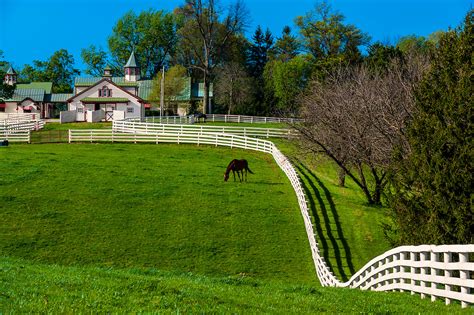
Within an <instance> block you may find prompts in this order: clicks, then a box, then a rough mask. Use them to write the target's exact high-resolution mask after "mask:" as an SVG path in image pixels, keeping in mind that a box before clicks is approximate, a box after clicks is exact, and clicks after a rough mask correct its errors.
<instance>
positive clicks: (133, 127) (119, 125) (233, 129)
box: [112, 120, 296, 138]
mask: <svg viewBox="0 0 474 315" xmlns="http://www.w3.org/2000/svg"><path fill="white" fill-rule="evenodd" d="M112 129H113V130H114V131H118V132H125V133H141V134H156V133H180V134H185V133H189V134H193V135H194V134H196V133H222V134H233V135H241V136H247V137H261V138H290V137H292V136H295V135H296V132H295V131H292V130H291V129H280V128H256V127H238V126H204V125H178V124H176V125H174V124H157V123H144V122H133V121H125V120H119V121H114V122H113V125H112Z"/></svg>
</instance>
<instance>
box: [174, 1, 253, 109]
mask: <svg viewBox="0 0 474 315" xmlns="http://www.w3.org/2000/svg"><path fill="white" fill-rule="evenodd" d="M180 12H181V13H182V14H183V16H184V20H185V22H184V25H183V27H182V28H181V29H180V31H179V34H180V36H181V40H182V45H181V48H182V49H183V51H184V53H186V54H188V56H187V58H186V60H188V63H189V64H188V65H189V66H190V67H192V68H195V69H198V70H200V71H201V72H202V76H203V80H204V97H203V103H204V104H203V105H204V106H203V113H206V112H207V106H208V104H209V86H210V80H211V78H212V75H213V71H214V69H215V67H216V66H217V65H218V64H219V61H220V60H221V58H220V57H221V56H222V54H223V51H224V50H225V48H226V45H228V43H229V42H230V39H231V37H232V36H234V35H236V34H238V33H240V32H242V31H243V29H244V26H245V23H246V19H247V15H248V11H247V9H246V7H245V6H244V4H243V2H242V1H241V0H237V1H236V2H235V3H234V4H232V5H230V6H229V7H228V9H227V14H226V15H225V17H223V18H222V16H223V13H224V10H222V9H220V8H219V5H218V0H187V1H186V4H185V5H184V6H183V7H182V8H181V10H180Z"/></svg>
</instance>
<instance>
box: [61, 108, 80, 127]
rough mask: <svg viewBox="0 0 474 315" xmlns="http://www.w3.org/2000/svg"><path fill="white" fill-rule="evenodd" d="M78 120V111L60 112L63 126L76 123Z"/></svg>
mask: <svg viewBox="0 0 474 315" xmlns="http://www.w3.org/2000/svg"><path fill="white" fill-rule="evenodd" d="M76 118H77V111H76V110H67V111H60V112H59V122H60V123H61V124H65V123H70V122H75V121H76Z"/></svg>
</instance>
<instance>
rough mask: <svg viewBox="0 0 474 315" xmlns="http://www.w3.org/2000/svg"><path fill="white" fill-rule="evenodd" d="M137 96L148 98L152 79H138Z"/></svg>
mask: <svg viewBox="0 0 474 315" xmlns="http://www.w3.org/2000/svg"><path fill="white" fill-rule="evenodd" d="M137 83H138V96H139V97H140V98H141V99H143V100H148V98H149V97H150V94H151V90H152V87H153V81H152V80H142V81H138V82H137Z"/></svg>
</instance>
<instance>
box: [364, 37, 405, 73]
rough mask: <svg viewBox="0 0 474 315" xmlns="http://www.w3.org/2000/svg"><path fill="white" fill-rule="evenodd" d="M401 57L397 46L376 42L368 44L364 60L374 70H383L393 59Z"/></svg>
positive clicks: (401, 54)
mask: <svg viewBox="0 0 474 315" xmlns="http://www.w3.org/2000/svg"><path fill="white" fill-rule="evenodd" d="M402 58H403V53H402V51H401V50H400V49H399V48H398V47H394V46H391V45H384V44H382V43H380V42H377V43H375V44H373V45H370V46H369V50H368V55H367V57H366V58H365V62H366V63H367V65H368V66H369V67H370V68H371V69H372V70H374V71H385V70H387V69H388V67H389V66H390V63H391V62H392V61H393V60H394V59H398V60H401V59H402Z"/></svg>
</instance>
